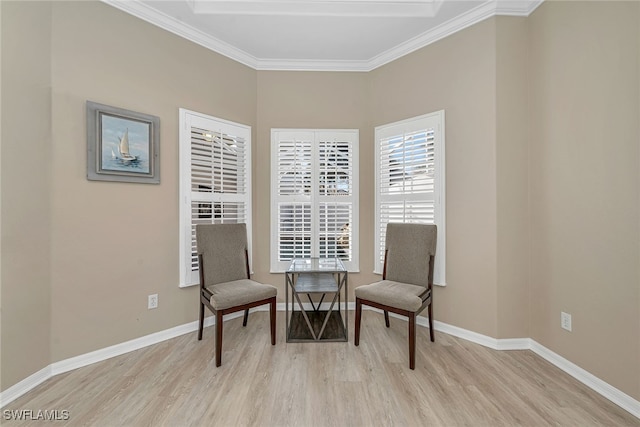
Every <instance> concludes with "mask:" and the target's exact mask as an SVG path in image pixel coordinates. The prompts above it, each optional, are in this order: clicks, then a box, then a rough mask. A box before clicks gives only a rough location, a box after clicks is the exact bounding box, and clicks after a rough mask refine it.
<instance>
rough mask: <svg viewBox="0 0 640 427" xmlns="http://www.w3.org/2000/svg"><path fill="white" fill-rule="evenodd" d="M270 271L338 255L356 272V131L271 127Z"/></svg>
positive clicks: (350, 269)
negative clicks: (294, 261)
mask: <svg viewBox="0 0 640 427" xmlns="http://www.w3.org/2000/svg"><path fill="white" fill-rule="evenodd" d="M271 141H272V142H271V143H272V163H271V165H272V169H271V170H272V171H274V172H275V173H273V174H272V183H271V195H272V218H276V221H272V233H271V242H272V244H271V248H272V249H271V271H272V272H282V271H284V270H285V269H286V268H288V266H289V263H290V261H291V259H293V258H309V257H323V258H325V257H329V258H334V257H339V258H341V259H342V260H343V262H344V263H345V266H346V267H347V268H348V269H349V271H358V249H357V248H358V227H357V224H354V218H357V217H358V216H357V215H358V131H357V130H306V129H273V130H272V132H271Z"/></svg>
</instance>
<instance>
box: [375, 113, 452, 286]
mask: <svg viewBox="0 0 640 427" xmlns="http://www.w3.org/2000/svg"><path fill="white" fill-rule="evenodd" d="M375 144H376V145H375V163H376V164H375V171H376V203H375V205H376V206H375V207H376V217H375V231H374V232H375V241H374V251H375V252H374V256H375V259H374V273H376V274H382V270H383V263H384V246H385V237H386V229H387V224H388V223H389V222H406V223H426V224H436V225H437V226H438V240H437V246H436V260H435V267H434V284H438V285H443V286H444V285H445V284H446V278H445V271H446V270H445V266H446V259H445V254H446V226H445V158H444V153H445V150H444V110H441V111H437V112H435V113H431V114H426V115H423V116H419V117H414V118H411V119H407V120H402V121H399V122H395V123H390V124H387V125H382V126H378V127H376V128H375Z"/></svg>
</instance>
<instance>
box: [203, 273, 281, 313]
mask: <svg viewBox="0 0 640 427" xmlns="http://www.w3.org/2000/svg"><path fill="white" fill-rule="evenodd" d="M208 289H209V290H210V291H211V292H212V294H213V295H212V296H211V300H210V302H211V305H212V306H213V308H215V309H216V310H224V309H225V308H229V307H237V306H240V305H244V304H249V303H251V302H254V301H260V300H263V299H266V298H271V297H275V296H276V295H277V293H278V290H277V289H276V288H275V286H271V285H264V284H262V283H258V282H255V281H253V280H249V279H241V280H234V281H233V282H226V283H218V284H216V285H213V286H209V287H208Z"/></svg>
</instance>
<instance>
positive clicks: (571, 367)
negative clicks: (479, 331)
mask: <svg viewBox="0 0 640 427" xmlns="http://www.w3.org/2000/svg"><path fill="white" fill-rule="evenodd" d="M529 341H530V342H531V347H530V350H531V351H533V352H534V353H535V354H537V355H538V356H540V357H542V358H543V359H545V360H546V361H548V362H550V363H552V364H553V365H555V366H557V367H558V368H560V369H562V370H563V371H564V372H566V373H567V374H569V375H571V376H572V377H573V378H575V379H577V380H578V381H580V382H581V383H583V384H585V385H586V386H587V387H589V388H591V389H592V390H594V391H595V392H597V393H598V394H600V395H601V396H603V397H606V398H607V399H609V400H610V401H612V402H613V403H615V404H616V405H618V406H619V407H621V408H622V409H624V410H625V411H627V412H629V413H630V414H632V415H634V416H635V417H637V418H640V402H639V401H637V400H635V399H634V398H633V397H631V396H629V395H628V394H625V393H623V392H621V391H620V390H618V389H617V388H615V387H613V386H612V385H610V384H608V383H606V382H604V381H602V380H601V379H600V378H598V377H596V376H595V375H593V374H591V373H589V372H587V371H585V370H584V369H582V368H581V367H579V366H578V365H576V364H574V363H572V362H570V361H568V360H567V359H565V358H564V357H562V356H560V355H559V354H557V353H554V352H553V351H551V350H549V349H548V348H546V347H544V346H543V345H540V344H539V343H537V342H536V341H534V340H532V339H530V340H529Z"/></svg>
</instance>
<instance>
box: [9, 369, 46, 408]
mask: <svg viewBox="0 0 640 427" xmlns="http://www.w3.org/2000/svg"><path fill="white" fill-rule="evenodd" d="M52 376H53V375H52V374H51V365H49V366H47V367H45V368H42V369H40V370H39V371H38V372H36V373H35V374H32V375H29V376H28V377H27V378H25V379H24V380H22V381H20V382H19V383H17V384H14V385H12V386H11V387H9V388H8V389H6V390H5V391H3V392H2V393H0V408H3V407H4V406H5V405H8V404H9V403H11V402H13V401H14V400H16V399H17V398H19V397H20V396H22V395H23V394H25V393H27V392H29V391H31V390H33V389H34V388H36V387H37V386H39V385H40V384H42V383H43V382H45V381H46V380H48V379H49V378H51V377H52Z"/></svg>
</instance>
